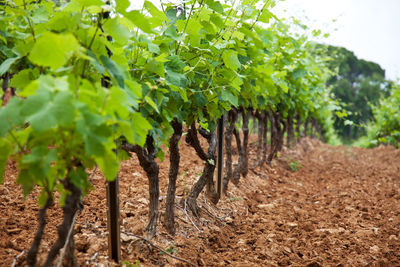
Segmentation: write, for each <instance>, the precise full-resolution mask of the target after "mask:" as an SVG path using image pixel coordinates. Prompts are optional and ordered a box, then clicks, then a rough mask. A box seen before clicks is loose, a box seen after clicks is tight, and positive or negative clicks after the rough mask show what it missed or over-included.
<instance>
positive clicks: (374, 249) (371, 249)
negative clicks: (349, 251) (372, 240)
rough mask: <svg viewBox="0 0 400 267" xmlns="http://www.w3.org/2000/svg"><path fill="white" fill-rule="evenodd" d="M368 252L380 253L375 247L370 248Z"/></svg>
mask: <svg viewBox="0 0 400 267" xmlns="http://www.w3.org/2000/svg"><path fill="white" fill-rule="evenodd" d="M369 250H370V251H371V252H372V253H375V254H377V253H379V251H380V250H381V249H380V248H379V247H378V246H377V245H375V246H372V247H370V248H369Z"/></svg>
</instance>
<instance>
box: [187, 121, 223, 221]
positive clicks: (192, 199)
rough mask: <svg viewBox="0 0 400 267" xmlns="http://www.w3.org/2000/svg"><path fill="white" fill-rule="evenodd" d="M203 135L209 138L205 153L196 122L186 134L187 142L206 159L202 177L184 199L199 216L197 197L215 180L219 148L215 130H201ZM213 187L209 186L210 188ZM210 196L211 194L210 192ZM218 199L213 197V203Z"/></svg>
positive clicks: (201, 157) (189, 207)
mask: <svg viewBox="0 0 400 267" xmlns="http://www.w3.org/2000/svg"><path fill="white" fill-rule="evenodd" d="M200 132H201V134H202V135H203V137H205V138H206V139H207V142H208V151H207V153H205V151H204V150H203V148H202V147H201V145H200V141H199V139H198V135H197V129H196V126H195V124H194V123H193V124H192V125H191V127H190V129H189V131H188V134H187V136H186V142H187V143H188V144H189V145H191V146H192V147H193V148H194V150H195V151H196V153H197V155H198V156H199V157H200V159H202V160H204V161H205V165H204V169H203V173H202V174H201V176H200V178H199V179H198V180H197V181H196V183H195V184H194V185H193V186H192V188H191V189H190V192H189V195H188V196H187V198H186V199H185V200H184V203H185V206H187V208H188V209H189V210H190V211H191V212H192V213H193V214H194V215H195V216H199V207H198V205H197V198H198V197H199V195H200V193H201V191H202V190H203V188H204V187H205V186H206V185H207V184H208V186H209V185H210V184H211V182H212V183H214V181H213V178H214V177H213V176H214V170H215V165H216V156H215V152H216V148H217V137H216V134H215V132H206V131H205V130H204V131H203V130H202V131H200ZM210 189H211V188H208V190H210ZM209 193H210V192H209ZM208 196H210V195H209V194H208ZM214 196H215V195H214ZM217 196H218V195H217ZM218 200H219V198H218V199H211V201H212V202H213V203H216V202H218Z"/></svg>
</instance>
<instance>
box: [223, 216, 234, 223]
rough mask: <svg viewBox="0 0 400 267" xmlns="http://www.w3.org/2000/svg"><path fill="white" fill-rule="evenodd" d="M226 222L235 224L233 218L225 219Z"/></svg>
mask: <svg viewBox="0 0 400 267" xmlns="http://www.w3.org/2000/svg"><path fill="white" fill-rule="evenodd" d="M224 221H225V222H226V223H233V219H232V218H231V217H225V219H224Z"/></svg>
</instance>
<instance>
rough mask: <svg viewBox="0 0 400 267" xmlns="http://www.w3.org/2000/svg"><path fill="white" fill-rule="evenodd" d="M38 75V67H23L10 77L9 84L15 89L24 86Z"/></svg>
mask: <svg viewBox="0 0 400 267" xmlns="http://www.w3.org/2000/svg"><path fill="white" fill-rule="evenodd" d="M38 77H39V70H38V69H24V70H22V71H20V72H18V73H17V74H15V75H14V76H13V77H12V78H11V82H10V86H12V87H15V88H17V89H21V88H24V87H26V86H27V85H28V84H29V83H30V82H32V81H33V80H35V79H37V78H38Z"/></svg>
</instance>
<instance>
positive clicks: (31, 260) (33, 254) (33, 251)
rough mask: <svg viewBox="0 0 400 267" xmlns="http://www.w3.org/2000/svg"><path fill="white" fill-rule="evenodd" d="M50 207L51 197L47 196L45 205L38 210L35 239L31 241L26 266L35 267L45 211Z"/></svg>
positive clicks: (44, 222)
mask: <svg viewBox="0 0 400 267" xmlns="http://www.w3.org/2000/svg"><path fill="white" fill-rule="evenodd" d="M52 205H53V198H52V197H51V195H49V196H48V198H47V200H46V203H45V204H44V206H43V207H42V208H41V209H40V210H39V216H38V221H39V227H38V229H37V231H36V234H35V238H34V239H33V243H32V245H31V247H30V249H29V251H28V255H27V257H26V263H27V264H28V266H35V265H36V258H37V253H38V251H39V246H40V242H41V241H42V237H43V233H44V228H45V227H46V211H47V209H48V208H49V207H50V206H52Z"/></svg>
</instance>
